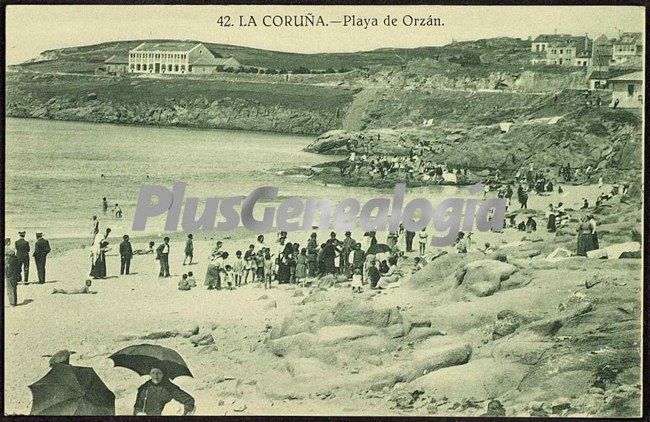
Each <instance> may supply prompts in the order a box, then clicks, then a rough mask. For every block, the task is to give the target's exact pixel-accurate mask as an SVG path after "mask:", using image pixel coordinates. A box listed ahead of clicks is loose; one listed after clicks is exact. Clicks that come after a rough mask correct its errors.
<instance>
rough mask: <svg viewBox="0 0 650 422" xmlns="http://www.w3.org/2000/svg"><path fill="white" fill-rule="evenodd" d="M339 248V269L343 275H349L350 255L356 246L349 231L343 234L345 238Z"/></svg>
mask: <svg viewBox="0 0 650 422" xmlns="http://www.w3.org/2000/svg"><path fill="white" fill-rule="evenodd" d="M341 243H342V245H343V246H342V247H341V255H339V260H340V264H339V268H340V269H341V272H342V273H343V274H344V275H346V276H347V275H349V273H350V253H351V252H352V250H353V249H354V247H355V246H356V244H357V241H356V240H354V239H352V233H350V232H349V231H347V232H345V238H344V239H343V242H341Z"/></svg>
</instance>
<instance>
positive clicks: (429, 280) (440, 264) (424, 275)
mask: <svg viewBox="0 0 650 422" xmlns="http://www.w3.org/2000/svg"><path fill="white" fill-rule="evenodd" d="M483 258H484V255H483V254H482V253H469V254H458V253H451V254H445V255H442V256H439V257H438V258H436V259H434V260H432V261H431V262H429V263H428V264H427V265H426V266H425V267H424V268H422V269H421V270H420V271H418V272H417V273H415V274H413V276H412V277H411V278H409V279H406V280H404V281H403V282H402V286H404V287H408V288H411V289H421V288H427V287H432V286H440V285H441V284H442V283H443V280H445V279H447V278H448V277H449V276H450V275H451V274H453V273H454V272H455V271H457V270H458V269H460V268H461V267H462V266H463V265H465V264H467V263H468V262H470V261H474V260H478V259H483ZM447 287H449V288H451V287H453V283H449V285H448V286H447Z"/></svg>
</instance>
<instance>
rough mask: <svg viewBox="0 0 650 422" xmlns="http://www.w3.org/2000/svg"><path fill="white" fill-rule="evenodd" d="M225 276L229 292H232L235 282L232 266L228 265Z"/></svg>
mask: <svg viewBox="0 0 650 422" xmlns="http://www.w3.org/2000/svg"><path fill="white" fill-rule="evenodd" d="M223 274H224V278H225V280H226V285H227V286H228V290H232V280H233V271H232V265H230V264H227V265H226V267H225V271H224V273H223Z"/></svg>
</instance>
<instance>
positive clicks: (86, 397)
mask: <svg viewBox="0 0 650 422" xmlns="http://www.w3.org/2000/svg"><path fill="white" fill-rule="evenodd" d="M29 389H30V390H31V391H32V396H33V400H32V411H31V414H32V415H48V416H112V415H115V394H113V392H112V391H111V390H109V389H108V387H107V386H106V384H104V382H103V381H102V380H101V378H99V376H98V375H97V373H96V372H95V370H94V369H93V368H89V367H85V366H72V365H66V364H55V365H53V366H52V369H50V372H48V373H47V374H45V376H44V377H43V378H41V379H40V380H38V381H36V382H35V383H34V384H32V385H30V386H29Z"/></svg>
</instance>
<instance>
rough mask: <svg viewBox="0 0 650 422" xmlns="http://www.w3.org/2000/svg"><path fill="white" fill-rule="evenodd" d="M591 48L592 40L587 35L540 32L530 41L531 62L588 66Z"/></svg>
mask: <svg viewBox="0 0 650 422" xmlns="http://www.w3.org/2000/svg"><path fill="white" fill-rule="evenodd" d="M591 49H592V41H591V39H590V38H589V37H588V36H587V35H584V36H574V35H568V34H541V35H539V36H537V37H536V38H535V39H534V40H533V41H532V43H531V52H532V53H533V57H532V58H531V63H532V64H547V65H559V66H580V67H588V66H590V65H591V56H592V51H591Z"/></svg>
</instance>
